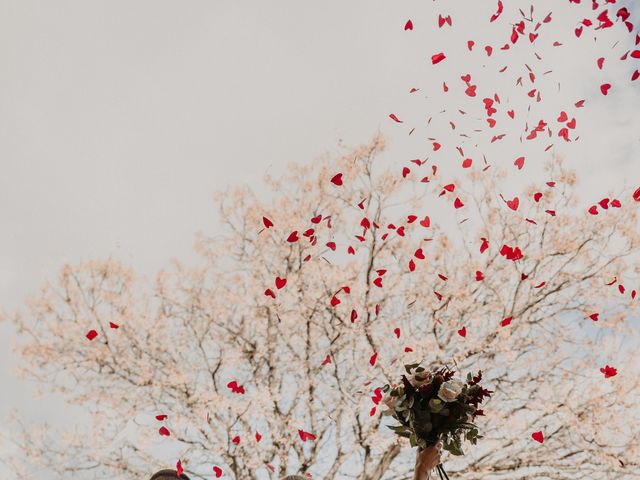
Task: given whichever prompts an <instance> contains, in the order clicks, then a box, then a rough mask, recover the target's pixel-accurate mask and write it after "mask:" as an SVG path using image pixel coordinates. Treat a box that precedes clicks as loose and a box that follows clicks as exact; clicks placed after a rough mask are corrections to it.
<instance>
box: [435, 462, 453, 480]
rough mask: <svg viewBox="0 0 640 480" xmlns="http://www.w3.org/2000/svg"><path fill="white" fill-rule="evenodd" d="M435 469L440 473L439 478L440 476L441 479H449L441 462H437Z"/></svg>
mask: <svg viewBox="0 0 640 480" xmlns="http://www.w3.org/2000/svg"><path fill="white" fill-rule="evenodd" d="M436 469H437V470H438V475H440V478H441V479H442V480H445V479H446V480H450V479H449V475H447V472H445V470H444V466H443V465H442V464H441V463H439V464H438V466H437V467H436ZM443 475H444V476H443Z"/></svg>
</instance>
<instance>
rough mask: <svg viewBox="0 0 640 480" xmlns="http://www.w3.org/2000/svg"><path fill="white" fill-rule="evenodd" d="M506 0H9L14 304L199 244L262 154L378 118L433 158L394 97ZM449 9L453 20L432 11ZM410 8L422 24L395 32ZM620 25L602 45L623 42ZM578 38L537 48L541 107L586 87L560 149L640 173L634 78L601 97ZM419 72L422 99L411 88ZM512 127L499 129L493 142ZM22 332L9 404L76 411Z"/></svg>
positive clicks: (9, 246)
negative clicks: (31, 374)
mask: <svg viewBox="0 0 640 480" xmlns="http://www.w3.org/2000/svg"><path fill="white" fill-rule="evenodd" d="M495 3H497V2H493V1H490V2H476V1H471V0H469V1H461V2H455V4H451V5H450V4H449V2H446V3H445V2H442V3H441V4H437V3H432V2H424V0H421V1H418V0H415V1H414V0H411V1H406V2H401V3H398V2H388V1H381V0H375V1H370V0H369V1H365V0H354V1H344V0H341V1H338V0H331V1H327V2H301V1H299V0H297V1H274V2H262V1H247V2H238V1H219V0H215V1H211V0H209V1H191V2H186V3H185V2H169V1H165V0H154V1H135V2H132V1H120V0H118V1H109V2H96V1H85V0H83V1H77V0H74V1H69V0H60V1H56V2H47V1H40V2H38V1H32V0H20V1H9V0H0V167H1V168H0V225H1V227H2V235H0V309H1V310H4V311H5V312H10V311H12V310H13V309H15V308H18V307H19V306H20V305H21V303H22V302H23V300H24V298H25V297H26V296H27V295H29V294H33V293H36V292H37V290H38V288H39V286H41V285H42V284H43V282H44V281H45V280H46V279H50V278H53V276H54V275H55V272H56V271H57V269H58V268H59V267H60V266H61V265H62V264H63V263H64V262H78V261H82V260H86V259H90V258H104V257H107V256H112V257H115V258H117V259H121V260H123V261H125V262H127V263H129V264H131V265H133V266H134V267H136V268H137V269H139V271H141V272H142V273H145V274H148V275H151V274H153V272H155V271H156V270H157V269H158V268H160V267H161V266H163V265H164V264H166V262H167V260H168V259H169V258H171V257H174V256H175V257H178V258H181V259H188V258H191V255H192V254H191V245H192V243H193V239H194V235H195V233H196V232H197V231H199V230H204V231H209V232H213V231H215V229H216V222H215V220H216V213H215V208H214V204H213V201H212V194H213V192H215V191H217V190H220V189H223V188H224V187H225V186H226V185H231V184H236V183H239V182H246V183H248V184H251V185H254V186H256V187H257V188H258V189H259V188H260V187H259V180H260V179H261V177H262V176H263V174H264V173H265V172H267V171H269V172H278V171H281V170H283V169H284V168H285V166H286V164H287V163H288V162H291V161H311V160H312V159H313V158H314V157H316V156H317V155H319V154H322V153H323V152H325V151H329V152H337V151H338V148H337V143H338V141H339V140H343V141H344V142H345V143H346V144H351V145H355V144H358V143H363V142H366V141H368V140H369V139H370V138H371V136H372V135H373V134H374V133H375V132H376V131H378V130H381V131H382V132H383V133H384V134H385V135H387V136H388V138H389V139H390V143H391V146H390V152H389V154H388V155H389V158H397V157H402V158H416V157H419V156H424V152H425V150H426V147H427V146H428V145H429V143H428V142H426V141H425V140H424V137H425V135H422V136H421V137H419V136H417V135H416V136H413V137H412V138H411V139H408V137H407V134H406V130H402V129H400V128H398V126H397V125H395V124H393V123H392V122H390V121H389V119H388V118H387V115H388V114H389V113H391V112H395V113H397V114H398V115H399V116H401V117H402V118H405V119H407V121H410V120H413V121H415V122H418V121H419V119H423V120H424V119H425V118H426V117H428V116H429V115H431V114H434V115H435V114H436V113H437V110H438V109H439V105H437V103H429V102H430V100H429V99H424V97H425V96H429V95H430V94H429V92H430V89H432V90H433V89H434V88H435V89H440V88H441V83H440V81H439V80H438V81H437V82H436V83H437V84H436V85H435V87H434V81H432V79H433V78H434V77H433V76H432V72H433V70H432V68H433V66H432V65H431V64H430V62H429V61H428V59H429V58H430V56H431V55H432V54H433V53H436V52H438V51H441V50H444V49H445V48H447V47H448V46H449V45H451V44H453V43H455V42H457V43H459V44H460V43H462V44H466V40H467V39H469V38H476V37H478V34H476V33H474V28H475V29H476V30H477V18H479V16H481V18H485V17H486V16H487V15H486V12H487V11H488V12H491V11H492V10H495ZM505 3H507V2H505ZM565 3H567V4H568V2H562V6H560V5H558V2H556V1H550V0H546V1H539V2H536V6H537V7H536V8H539V11H540V13H541V14H542V12H543V11H544V12H546V11H552V10H554V20H553V24H552V27H550V28H554V29H558V32H561V33H559V34H558V37H560V36H562V37H563V38H564V37H567V33H566V32H572V31H573V28H574V24H573V23H569V18H570V17H569V16H567V14H566V13H564V10H565V9H566V8H567V5H565ZM527 5H528V3H527ZM434 12H435V17H434ZM438 12H442V13H443V14H444V13H446V14H451V15H452V17H453V19H454V28H452V29H449V30H446V29H443V30H441V31H439V30H438V29H437V28H435V24H434V23H433V22H434V18H436V17H437V13H438ZM408 18H411V19H413V21H414V25H415V29H414V31H413V32H404V31H403V30H402V27H403V25H404V23H405V22H406V20H407V19H408ZM563 22H564V23H563ZM483 34H484V33H483ZM489 35H490V33H489ZM608 35H609V36H610V38H609V39H608V41H607V42H603V43H601V44H599V47H598V48H601V49H604V51H606V49H610V48H611V46H612V45H613V43H614V42H615V41H616V40H620V41H621V42H628V39H627V38H626V37H625V38H623V37H622V36H620V35H619V30H618V33H608ZM616 35H617V36H618V37H620V38H616ZM586 36H587V37H588V35H586ZM567 38H571V36H568V37H567ZM461 39H463V40H462V41H461ZM574 40H575V39H573V40H571V41H568V42H567V44H566V45H565V48H563V49H560V48H557V49H546V50H544V49H541V51H542V53H543V56H545V65H550V66H552V67H553V68H554V70H555V72H556V73H557V76H556V77H555V81H561V82H562V91H561V93H560V94H558V95H557V96H556V97H554V96H553V95H551V94H550V95H549V98H548V99H547V100H546V103H544V108H545V109H548V110H549V112H550V113H549V115H548V116H549V117H551V118H554V117H555V116H556V115H557V112H559V111H560V109H563V108H565V105H564V104H562V103H561V102H562V99H563V98H564V99H566V98H568V99H569V100H570V101H571V102H573V101H575V100H578V99H580V98H587V99H588V101H587V105H588V108H587V107H585V108H584V109H583V110H582V111H580V116H579V117H578V120H579V124H578V129H579V131H580V133H581V136H582V139H581V141H580V142H579V144H576V145H573V148H572V149H571V150H570V151H569V150H566V149H565V146H561V145H558V153H560V154H566V155H567V157H568V161H569V162H570V164H571V165H572V166H574V167H576V168H578V169H579V172H580V175H581V178H582V179H583V183H582V187H581V188H582V189H583V192H584V193H585V196H587V197H588V196H589V195H595V196H596V197H597V199H599V198H602V196H604V195H605V194H606V193H607V191H608V190H609V189H611V188H616V187H617V186H619V185H620V184H622V183H624V182H625V181H627V182H632V181H633V180H634V179H635V181H636V182H638V181H640V166H639V163H638V142H639V134H638V132H640V117H639V115H638V114H637V111H638V105H639V103H638V97H639V95H638V85H636V86H632V85H631V84H630V83H629V82H628V76H629V72H628V71H627V70H626V69H625V68H627V67H626V65H622V64H616V65H614V62H613V60H612V61H611V62H610V63H607V68H609V70H608V73H607V75H609V76H608V78H610V79H611V80H612V82H611V83H614V90H613V91H612V93H611V94H610V95H609V96H607V97H606V98H605V97H602V96H601V95H600V94H599V91H598V90H597V86H598V85H599V84H600V83H601V79H600V76H601V73H600V72H597V71H596V68H595V64H594V61H595V60H594V59H595V58H597V57H598V56H599V54H598V53H597V52H596V48H595V47H593V49H592V47H591V45H593V42H590V41H589V40H588V39H583V40H584V41H583V42H582V43H578V42H577V41H574ZM500 42H501V43H498V41H497V40H496V44H495V46H496V47H499V45H501V44H502V43H504V40H503V39H501V40H500ZM616 51H617V50H616ZM468 62H470V60H467V58H466V57H464V56H462V55H460V56H459V57H457V58H456V56H455V55H452V56H451V58H448V59H447V62H446V63H443V64H442V67H443V68H447V69H449V70H450V73H451V78H452V79H453V80H452V83H453V82H455V81H456V80H455V79H456V78H457V77H459V75H461V74H464V73H467V71H471V70H473V71H474V72H477V71H482V69H483V68H484V66H483V65H484V60H483V59H481V60H476V61H475V62H476V63H474V64H473V65H471V64H469V63H468ZM478 62H480V63H478ZM486 63H488V62H486ZM610 65H611V66H610ZM487 71H489V68H487ZM538 75H539V76H542V72H539V73H538ZM599 75H600V76H599ZM476 78H479V79H480V81H482V79H483V77H482V74H478V76H477V77H476ZM485 80H486V82H488V83H491V84H492V87H493V88H494V89H496V90H498V91H501V90H499V89H500V88H501V86H502V85H501V84H500V83H499V82H496V81H495V79H494V78H493V77H491V76H490V75H489V74H487V76H486V78H485ZM458 82H459V80H458ZM639 82H640V81H639ZM636 83H638V82H636ZM494 85H495V86H494ZM639 85H640V84H639ZM414 86H415V87H420V88H421V90H420V91H419V92H418V95H421V96H422V98H421V101H420V102H418V101H416V97H409V96H408V95H407V92H408V90H409V88H411V87H414ZM505 88H507V87H506V84H505ZM510 88H512V86H511V87H510ZM456 95H457V96H456ZM458 100H459V101H460V102H461V104H463V103H464V102H466V101H467V100H468V99H467V98H466V97H465V96H464V95H463V94H459V93H458V94H456V93H455V92H452V97H450V100H449V102H450V107H451V108H455V107H456V102H457V101H458ZM553 102H558V103H557V104H554V103H553ZM536 122H537V119H536ZM556 143H557V142H556ZM509 145H511V146H512V145H513V144H506V145H497V146H496V147H494V150H493V152H492V153H493V155H494V159H496V158H498V157H499V156H500V151H501V150H500V149H504V151H505V152H509V155H510V154H511V153H510V152H511V151H512V150H508V147H509ZM511 161H512V160H511ZM534 174H535V169H533V170H532V173H531V174H530V175H534ZM507 193H512V192H505V195H506V194H507ZM14 341H15V333H14V332H13V330H12V327H11V325H10V324H9V322H3V323H0V385H2V394H1V396H0V419H1V418H4V417H6V415H7V414H8V413H9V412H10V411H11V410H12V409H14V408H17V409H18V411H19V412H20V415H23V416H25V417H29V418H33V419H36V420H41V419H44V418H53V417H56V418H58V419H59V420H60V419H62V420H67V419H69V418H70V413H69V412H70V410H69V408H68V407H66V406H65V405H64V404H63V403H62V402H60V401H46V402H45V401H43V400H33V399H31V395H32V391H33V389H32V388H31V387H30V386H29V385H27V384H25V383H24V382H22V381H20V380H18V379H17V378H16V377H15V376H14V374H13V369H14V368H15V366H16V365H17V363H18V361H19V360H18V359H17V358H16V357H15V356H14V355H12V354H11V352H10V348H11V345H12V343H13V342H14ZM2 424H3V423H0V425H2ZM1 428H2V427H0V429H1ZM5 433H6V432H5ZM2 448H3V446H2V445H1V444H0V454H1V453H2ZM1 474H2V466H1V465H0V476H1Z"/></svg>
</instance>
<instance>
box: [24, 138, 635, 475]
mask: <svg viewBox="0 0 640 480" xmlns="http://www.w3.org/2000/svg"><path fill="white" fill-rule="evenodd" d="M383 149H384V142H383V140H382V139H381V138H380V137H376V138H375V139H374V140H373V142H372V143H371V144H369V145H365V146H362V147H360V148H357V149H355V150H353V151H351V152H348V153H346V154H345V155H344V156H343V157H341V158H338V159H336V160H332V159H328V158H325V159H320V160H317V161H315V162H313V163H312V164H308V165H292V166H291V168H290V170H289V173H288V175H286V176H285V177H283V178H280V179H274V178H268V179H267V182H268V184H269V186H270V187H271V189H272V195H271V198H269V199H264V198H258V197H257V196H256V194H255V193H254V192H252V191H251V190H250V189H249V188H244V187H243V188H237V189H233V190H230V191H228V192H225V194H224V195H222V196H221V197H220V198H219V201H220V203H219V204H220V212H221V215H222V218H223V220H224V223H225V232H224V234H222V235H221V236H219V237H215V238H207V237H202V238H199V240H198V244H197V249H198V252H199V253H200V254H201V259H202V262H201V265H200V266H198V267H187V266H185V265H181V264H179V263H176V264H174V265H173V266H172V268H170V269H167V270H166V271H162V272H160V273H159V274H158V276H157V280H156V282H155V284H154V285H152V286H148V285H145V284H144V282H143V281H141V280H138V279H136V276H135V274H134V273H133V272H132V271H131V270H130V269H128V268H127V267H125V266H123V265H120V264H118V263H116V262H114V261H101V262H91V263H88V264H83V265H78V266H65V267H63V268H62V271H61V274H60V278H59V279H58V281H57V282H56V283H55V284H53V285H50V286H47V287H46V288H45V289H44V290H43V291H42V294H41V295H40V296H39V297H37V298H35V299H33V300H31V301H30V302H29V304H28V312H27V313H26V314H24V315H16V316H15V317H14V319H15V322H16V324H17V326H18V327H19V330H20V331H21V333H22V335H23V338H24V345H23V346H22V347H21V354H22V356H23V358H24V365H25V367H24V373H25V375H27V376H28V377H29V378H33V379H35V380H38V381H39V382H42V383H43V384H44V385H46V388H48V389H49V390H50V391H54V392H59V393H61V394H63V395H64V396H65V397H66V398H67V399H68V401H69V402H70V403H73V404H77V405H82V406H84V407H86V408H87V409H88V410H89V411H90V412H91V420H92V421H91V424H90V425H86V426H84V428H83V429H82V430H79V431H77V432H63V433H59V432H53V431H51V430H49V429H47V428H44V429H39V430H36V429H35V427H33V426H31V425H24V427H23V428H20V429H18V427H16V435H15V438H14V439H13V441H14V442H15V443H16V444H17V445H19V446H20V447H21V452H22V456H21V457H20V458H15V459H14V463H15V469H16V472H19V471H20V468H23V467H24V468H31V465H32V464H34V463H39V464H41V465H48V467H49V468H50V469H54V470H55V471H56V472H57V474H58V475H59V477H60V478H63V477H65V478H68V477H69V475H71V476H72V478H107V477H108V478H122V479H125V478H126V479H128V478H132V477H135V476H136V475H137V476H140V477H143V476H144V475H145V474H148V473H149V472H150V470H151V468H152V467H150V465H155V464H157V463H158V462H159V461H162V462H164V463H165V464H169V465H170V466H171V465H173V464H174V463H175V462H176V461H177V459H178V458H180V459H181V462H182V465H183V466H184V468H185V472H186V473H188V474H189V475H190V476H192V477H193V478H214V472H213V470H212V468H213V466H216V467H219V468H221V470H222V472H223V474H224V475H226V476H227V478H237V479H245V478H256V479H259V478H279V477H280V476H283V475H284V474H286V473H293V472H309V473H312V474H313V475H314V476H315V477H317V478H324V479H334V478H335V479H338V478H340V479H342V478H355V479H361V480H365V479H366V480H378V479H392V478H393V479H402V478H410V469H411V465H412V459H411V458H410V457H411V452H410V450H409V448H408V447H407V446H406V445H404V444H403V443H401V442H400V441H399V440H398V439H396V438H395V437H394V436H393V434H392V432H391V431H390V430H388V429H386V428H385V427H384V425H383V424H384V423H385V422H386V420H382V419H381V417H380V415H379V411H373V410H372V409H373V408H374V407H375V405H374V403H373V402H372V400H371V395H372V393H373V391H374V389H375V388H376V387H377V386H380V385H382V384H383V383H386V382H388V381H394V380H396V379H397V378H398V376H399V374H400V373H401V369H402V363H406V362H407V361H408V360H415V359H418V360H423V361H426V362H427V363H428V362H431V361H433V362H436V361H438V362H446V363H448V364H449V365H450V366H451V367H453V368H459V369H460V370H462V371H464V372H466V371H468V370H478V369H482V370H483V372H484V373H485V378H486V382H487V384H488V385H490V386H492V387H493V388H494V389H495V391H496V393H495V395H494V396H493V398H492V400H491V401H490V402H489V404H488V405H487V406H486V417H481V418H480V419H479V421H480V425H481V429H482V430H483V431H484V432H485V433H486V438H485V439H483V440H482V441H481V442H480V444H479V445H478V446H477V447H474V448H473V449H469V452H468V454H467V455H466V456H464V457H461V458H457V459H446V461H447V464H448V470H449V471H451V472H453V473H454V474H455V475H456V476H457V478H461V479H469V480H471V479H480V478H482V479H513V480H515V479H524V478H549V479H568V478H596V477H597V478H612V479H613V478H616V479H617V478H637V477H640V463H639V462H638V459H639V458H640V448H639V435H640V432H639V431H638V429H637V425H639V424H640V418H639V417H640V415H639V413H638V410H639V407H640V402H639V401H638V398H637V391H638V387H639V386H640V385H639V381H638V378H640V377H639V375H638V374H639V373H640V372H639V371H638V369H639V366H640V362H639V361H638V360H639V359H638V350H637V345H635V346H634V345H633V343H629V340H630V339H633V336H634V335H635V334H636V330H635V328H634V326H633V319H632V318H631V314H632V312H633V309H634V308H635V307H634V306H635V305H637V303H636V302H635V300H634V298H635V291H634V290H633V288H632V287H631V286H630V285H631V284H632V283H633V281H635V279H636V278H637V277H636V274H637V272H636V271H635V270H634V269H633V268H632V261H631V260H630V259H632V258H633V256H634V255H636V254H637V251H638V246H639V245H640V237H639V235H638V228H637V220H636V215H635V211H636V208H635V207H636V206H637V205H635V204H634V202H633V200H632V199H631V197H630V195H627V194H623V193H621V194H620V195H621V196H620V197H618V198H619V201H620V202H621V206H620V207H619V208H616V207H615V206H609V205H608V207H609V208H607V209H606V210H603V209H601V213H600V214H599V215H590V214H589V213H587V211H586V209H584V208H579V207H578V206H577V203H576V199H575V198H574V184H575V182H576V178H575V176H574V175H573V174H572V173H571V172H567V171H565V170H564V169H563V167H562V164H561V162H559V161H557V160H555V161H554V162H552V163H550V164H549V167H548V175H549V178H550V179H552V180H553V182H555V183H549V184H543V185H538V186H536V185H533V186H531V187H530V188H528V190H527V191H526V192H525V193H524V194H523V196H522V198H521V199H520V203H519V205H518V206H517V209H516V210H515V211H514V209H513V208H509V207H508V206H507V205H506V204H505V202H503V201H502V200H501V199H500V198H499V196H498V195H497V194H496V185H497V184H498V182H500V181H501V179H502V175H503V174H502V173H501V172H500V171H499V170H498V169H496V168H490V169H488V170H485V171H482V172H475V173H470V174H468V176H467V177H465V178H464V179H462V180H460V181H454V182H448V181H446V179H444V178H443V179H441V178H440V177H439V176H438V175H437V174H436V173H437V172H436V169H434V168H432V166H431V165H429V164H421V165H419V166H418V167H414V168H413V170H414V172H412V173H410V174H407V173H406V172H403V173H402V174H401V173H400V172H398V171H396V170H388V169H387V168H386V167H385V166H384V165H383V163H382V162H380V161H379V154H380V152H381V151H382V150H383ZM418 171H419V172H423V173H424V174H428V176H427V178H426V179H425V178H424V177H425V175H424V174H420V175H418V174H417V172H418ZM339 174H341V175H339ZM613 199H614V197H613V196H612V197H611V201H613ZM616 204H617V203H616ZM512 206H513V205H512ZM263 217H264V218H263ZM285 280H286V282H285ZM594 314H598V315H594ZM596 319H597V321H596ZM90 330H95V332H96V333H97V336H96V337H95V338H94V339H93V340H88V339H87V338H85V335H86V334H87V332H88V331H90ZM605 364H606V365H611V366H615V367H616V368H618V375H616V376H615V377H611V378H605V377H604V375H603V374H602V373H601V372H600V368H602V367H604V366H605ZM233 382H235V383H233ZM243 392H244V393H243ZM156 415H167V419H166V420H156V419H155V418H154V417H155V416H156ZM159 418H160V419H162V418H163V417H159ZM163 426H164V427H165V428H166V429H167V430H168V432H167V431H165V432H164V433H165V434H166V433H170V435H169V436H166V435H165V436H162V435H159V428H160V427H163ZM534 431H541V432H543V434H544V443H542V444H539V443H537V442H535V441H533V440H532V438H531V434H532V432H534ZM308 434H310V435H308ZM314 437H315V438H314ZM27 473H28V472H25V474H27ZM27 477H28V475H27ZM49 478H54V477H53V476H51V475H50V476H49Z"/></svg>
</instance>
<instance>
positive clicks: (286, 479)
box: [282, 475, 309, 480]
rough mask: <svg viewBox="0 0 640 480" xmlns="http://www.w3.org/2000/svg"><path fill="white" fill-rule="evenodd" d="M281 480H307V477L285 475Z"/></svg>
mask: <svg viewBox="0 0 640 480" xmlns="http://www.w3.org/2000/svg"><path fill="white" fill-rule="evenodd" d="M282 480H309V479H308V478H307V477H303V476H302V475H287V476H286V477H284V478H283V479H282Z"/></svg>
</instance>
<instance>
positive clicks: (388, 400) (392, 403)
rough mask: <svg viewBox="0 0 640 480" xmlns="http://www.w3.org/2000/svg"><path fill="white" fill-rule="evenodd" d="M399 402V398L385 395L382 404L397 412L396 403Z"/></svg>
mask: <svg viewBox="0 0 640 480" xmlns="http://www.w3.org/2000/svg"><path fill="white" fill-rule="evenodd" d="M397 401H398V397H392V396H391V395H385V397H384V398H383V399H382V403H383V404H384V405H385V406H386V407H387V408H388V409H389V410H395V409H396V402H397Z"/></svg>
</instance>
